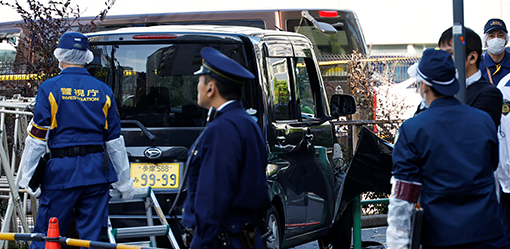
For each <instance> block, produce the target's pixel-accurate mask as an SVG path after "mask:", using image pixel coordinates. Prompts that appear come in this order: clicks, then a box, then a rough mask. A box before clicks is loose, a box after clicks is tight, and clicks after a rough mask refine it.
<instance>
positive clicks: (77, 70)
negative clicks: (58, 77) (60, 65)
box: [60, 67, 90, 75]
mask: <svg viewBox="0 0 510 249" xmlns="http://www.w3.org/2000/svg"><path fill="white" fill-rule="evenodd" d="M60 74H86V75H90V73H89V71H87V69H85V68H84V67H68V68H66V69H64V70H62V72H60Z"/></svg>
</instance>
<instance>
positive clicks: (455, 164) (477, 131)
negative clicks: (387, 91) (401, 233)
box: [393, 97, 503, 246]
mask: <svg viewBox="0 0 510 249" xmlns="http://www.w3.org/2000/svg"><path fill="white" fill-rule="evenodd" d="M399 132H400V135H399V138H398V140H397V142H396V144H395V148H394V150H393V175H394V176H395V178H397V179H400V180H407V181H413V182H421V183H422V184H423V186H422V191H421V195H420V200H419V202H420V205H421V207H422V208H423V209H424V214H425V215H424V226H423V231H424V232H423V235H422V244H423V245H427V246H449V245H458V244H465V243H472V242H478V241H485V240H489V239H495V238H498V237H501V236H502V235H503V234H502V232H503V229H502V226H501V221H500V218H499V217H500V216H499V209H498V202H497V200H496V193H495V182H494V175H493V171H494V170H496V168H497V166H498V138H497V136H496V127H495V126H494V122H493V120H492V119H491V117H490V116H489V115H488V114H487V113H485V112H483V111H480V110H477V109H474V108H472V107H469V106H467V105H463V104H461V103H460V102H459V101H458V100H457V99H455V98H453V97H447V98H439V99H436V100H434V101H433V102H432V104H431V105H430V108H429V109H428V110H427V111H425V112H422V113H421V114H420V115H417V116H415V117H414V118H412V119H409V120H407V121H405V122H404V123H403V124H402V126H401V127H400V131H399Z"/></svg>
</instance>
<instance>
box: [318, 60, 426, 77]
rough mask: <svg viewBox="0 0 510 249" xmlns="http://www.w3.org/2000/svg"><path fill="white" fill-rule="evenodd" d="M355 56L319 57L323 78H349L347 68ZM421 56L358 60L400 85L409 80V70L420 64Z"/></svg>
mask: <svg viewBox="0 0 510 249" xmlns="http://www.w3.org/2000/svg"><path fill="white" fill-rule="evenodd" d="M353 56H356V55H354V54H350V55H340V54H320V55H318V56H317V60H318V61H319V65H320V67H321V71H322V76H323V77H347V66H348V63H349V61H351V60H353ZM420 58H421V54H370V55H360V56H359V57H358V58H357V59H358V60H360V61H362V62H366V63H367V65H368V66H370V67H371V68H372V69H373V70H374V71H375V72H377V73H379V74H381V75H383V76H384V77H388V78H391V79H393V82H395V83H399V82H402V81H405V80H407V79H409V75H408V74H407V69H408V68H409V67H410V66H411V65H413V64H414V63H416V62H418V61H419V60H420Z"/></svg>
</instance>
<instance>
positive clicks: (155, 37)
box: [133, 35, 177, 40]
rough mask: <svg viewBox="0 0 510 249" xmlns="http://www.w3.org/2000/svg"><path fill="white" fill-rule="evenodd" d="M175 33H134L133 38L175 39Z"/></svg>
mask: <svg viewBox="0 0 510 249" xmlns="http://www.w3.org/2000/svg"><path fill="white" fill-rule="evenodd" d="M175 38H177V36H176V35H134V36H133V39H155V40H157V39H175Z"/></svg>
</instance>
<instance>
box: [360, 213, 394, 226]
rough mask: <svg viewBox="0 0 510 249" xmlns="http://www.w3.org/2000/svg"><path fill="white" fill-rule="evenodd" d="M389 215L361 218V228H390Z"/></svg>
mask: <svg viewBox="0 0 510 249" xmlns="http://www.w3.org/2000/svg"><path fill="white" fill-rule="evenodd" d="M387 218H388V215H387V214H374V215H365V216H361V228H369V227H382V226H388V222H387Z"/></svg>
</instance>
